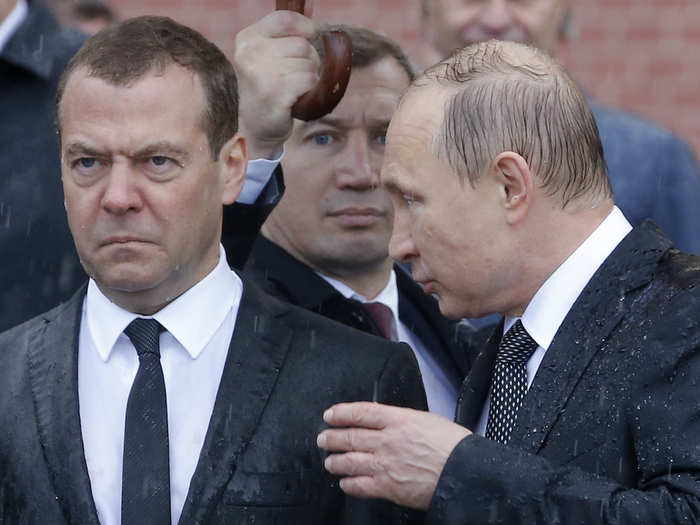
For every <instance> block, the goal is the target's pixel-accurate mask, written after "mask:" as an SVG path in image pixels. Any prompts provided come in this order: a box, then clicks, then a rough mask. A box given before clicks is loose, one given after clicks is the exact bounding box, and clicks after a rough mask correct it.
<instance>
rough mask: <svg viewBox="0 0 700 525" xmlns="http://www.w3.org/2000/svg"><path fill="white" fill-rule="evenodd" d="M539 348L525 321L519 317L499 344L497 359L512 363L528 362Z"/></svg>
mask: <svg viewBox="0 0 700 525" xmlns="http://www.w3.org/2000/svg"><path fill="white" fill-rule="evenodd" d="M536 348H537V343H536V342H535V340H534V339H533V338H532V337H530V334H528V333H527V330H525V327H524V326H523V323H522V322H521V321H520V319H518V320H517V321H516V322H515V324H514V325H513V326H511V327H510V330H508V331H507V332H506V335H504V336H503V339H501V344H500V345H499V346H498V355H497V356H496V360H497V361H507V362H511V363H525V362H527V360H528V359H530V357H532V354H533V353H534V352H535V349H536Z"/></svg>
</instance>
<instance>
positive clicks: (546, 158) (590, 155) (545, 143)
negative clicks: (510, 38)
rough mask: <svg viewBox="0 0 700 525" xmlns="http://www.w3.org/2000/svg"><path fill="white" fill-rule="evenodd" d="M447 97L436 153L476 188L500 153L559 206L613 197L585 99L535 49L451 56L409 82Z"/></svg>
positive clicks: (510, 46)
mask: <svg viewBox="0 0 700 525" xmlns="http://www.w3.org/2000/svg"><path fill="white" fill-rule="evenodd" d="M426 80H427V81H428V82H429V83H438V84H442V85H446V87H447V89H451V90H453V93H452V94H451V95H450V97H449V98H448V101H447V104H446V106H445V112H444V116H443V120H442V126H441V129H440V130H439V132H438V136H437V137H436V140H435V143H434V146H435V148H436V154H437V155H438V156H440V155H445V157H446V158H447V160H448V162H449V164H450V166H451V167H452V169H453V170H454V171H455V172H456V173H457V175H458V176H460V177H462V178H466V179H467V180H468V181H469V182H470V184H472V185H474V184H475V183H476V181H477V180H478V178H479V177H480V176H481V175H482V174H483V173H485V171H486V170H487V169H488V168H489V167H490V164H491V162H492V161H493V159H494V158H495V157H496V156H497V155H498V154H499V153H501V152H503V151H514V152H515V153H518V154H519V155H521V156H522V157H523V158H524V159H525V160H526V161H527V163H528V164H529V165H530V167H531V168H532V169H533V172H534V173H535V174H536V175H537V177H538V181H539V183H540V186H541V187H542V188H544V189H545V190H546V191H548V193H549V194H550V195H556V196H558V197H559V199H560V202H561V203H562V206H566V205H567V204H568V203H569V202H571V201H573V200H575V199H577V198H579V197H582V196H587V197H592V198H594V199H601V198H603V199H604V198H610V197H612V187H611V185H610V181H609V179H608V176H607V168H606V165H605V159H604V157H603V147H602V144H601V141H600V136H599V134H598V127H597V126H596V123H595V119H594V118H593V113H592V112H591V109H590V107H589V106H588V103H587V102H586V99H585V97H584V96H583V94H582V93H581V90H580V89H579V88H578V86H576V84H575V83H574V82H573V81H572V80H571V78H569V76H568V75H567V74H566V72H565V71H564V70H563V68H562V67H561V66H560V65H559V64H557V63H556V62H555V61H554V60H553V59H552V58H551V57H549V56H548V55H546V54H545V53H543V52H541V51H538V50H537V49H535V48H533V47H530V46H526V45H524V44H516V43H513V42H497V41H490V42H483V43H479V44H474V45H471V46H468V47H466V48H464V49H463V50H460V51H457V52H455V53H454V54H453V55H452V56H450V57H449V58H446V59H445V60H443V61H442V62H440V63H438V64H436V65H435V66H433V67H431V68H430V69H428V70H427V71H426V72H425V75H424V77H423V78H421V79H418V80H417V81H415V82H414V85H416V86H419V85H421V84H422V83H423V82H425V81H426Z"/></svg>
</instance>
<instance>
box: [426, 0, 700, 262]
mask: <svg viewBox="0 0 700 525" xmlns="http://www.w3.org/2000/svg"><path fill="white" fill-rule="evenodd" d="M422 24H423V32H424V37H425V40H426V43H427V44H428V46H430V48H431V49H430V50H429V51H428V53H429V56H428V57H427V63H428V64H432V63H434V62H436V61H438V60H440V59H442V58H444V57H446V56H447V55H449V54H450V53H451V52H452V51H453V50H455V49H457V48H462V47H464V46H466V45H469V44H472V43H475V42H482V41H485V40H489V39H497V40H511V41H516V42H524V43H529V44H532V45H534V46H536V47H538V48H540V49H542V50H543V51H546V52H547V53H549V54H550V55H552V56H554V57H555V58H558V59H559V60H560V61H562V62H564V65H566V64H565V61H563V60H562V58H563V57H562V56H561V53H559V51H560V50H561V44H562V43H564V42H566V39H567V37H568V33H569V32H570V26H571V20H570V11H569V9H568V2H567V0H530V1H528V2H521V1H515V0H422ZM588 102H589V104H590V106H591V108H592V110H593V114H594V116H595V119H596V123H597V125H598V128H599V130H600V136H601V139H602V141H603V151H604V154H605V160H606V162H607V164H608V169H609V176H610V180H611V182H612V187H613V191H614V193H615V202H616V203H617V205H618V206H619V207H620V208H621V209H622V211H623V213H624V214H625V217H626V218H627V219H628V220H629V221H630V222H631V223H632V225H637V224H639V223H640V222H642V221H643V220H644V219H646V218H651V219H653V220H654V222H656V223H657V224H658V225H659V226H660V227H661V229H662V230H663V231H664V232H665V233H666V234H667V235H668V236H669V238H670V239H671V240H672V241H673V242H674V244H675V246H676V247H677V248H678V249H680V250H683V251H686V252H690V253H695V254H700V234H698V231H697V225H698V224H700V206H698V202H700V173H699V170H698V165H697V160H696V158H695V155H694V154H693V152H692V150H691V149H690V148H689V146H688V145H687V144H686V143H685V142H684V141H682V140H681V139H680V138H679V137H677V136H675V135H673V134H672V133H671V132H669V131H667V130H665V129H662V128H660V127H659V126H658V125H656V124H653V123H651V122H649V121H647V120H644V119H642V118H640V117H638V116H636V115H632V114H630V113H627V112H624V111H620V110H618V109H611V108H607V107H603V106H601V105H600V104H598V103H596V102H595V101H592V100H590V98H589V100H588Z"/></svg>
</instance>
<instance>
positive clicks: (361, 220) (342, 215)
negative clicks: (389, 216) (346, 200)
mask: <svg viewBox="0 0 700 525" xmlns="http://www.w3.org/2000/svg"><path fill="white" fill-rule="evenodd" d="M327 215H328V217H331V218H333V219H337V220H338V221H340V222H341V223H342V224H344V225H346V226H351V227H353V226H354V227H359V226H371V225H373V224H374V223H376V222H378V221H379V220H381V219H382V218H384V217H385V216H386V213H385V212H383V211H380V210H378V209H376V208H358V207H348V208H343V209H340V210H335V211H332V212H329V213H328V214H327Z"/></svg>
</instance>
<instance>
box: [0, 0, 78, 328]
mask: <svg viewBox="0 0 700 525" xmlns="http://www.w3.org/2000/svg"><path fill="white" fill-rule="evenodd" d="M84 39H85V37H84V36H82V35H80V34H79V33H77V32H75V31H72V30H69V29H67V28H65V27H61V26H60V25H59V24H58V22H56V19H55V18H54V16H53V14H52V13H51V11H50V10H49V8H48V7H47V6H46V5H44V3H43V2H42V0H29V1H27V0H16V1H15V0H0V252H1V253H2V257H1V258H0V290H2V293H0V331H3V330H6V329H8V328H10V327H11V326H14V325H16V324H18V323H20V322H22V321H26V320H27V319H29V318H30V317H34V316H35V315H37V314H39V313H41V312H43V311H45V310H48V309H49V308H52V307H54V306H55V305H57V304H58V303H59V302H61V301H64V300H66V299H68V298H69V297H70V296H71V295H72V294H73V292H74V290H75V289H76V287H78V286H79V285H80V284H81V283H82V282H83V281H84V280H85V272H83V269H82V268H81V266H80V261H79V260H78V256H77V255H76V253H75V248H74V246H73V241H72V239H71V236H70V231H69V230H68V224H67V223H66V213H65V209H64V208H63V193H62V192H61V182H60V164H59V155H58V141H57V140H56V128H55V126H54V123H53V114H54V112H53V105H54V95H55V93H56V85H57V83H58V78H59V76H60V75H61V72H62V71H63V68H64V67H65V65H66V64H67V63H68V60H69V59H70V57H71V56H73V53H75V52H76V51H77V50H78V48H79V47H80V45H81V44H82V43H83V41H84Z"/></svg>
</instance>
